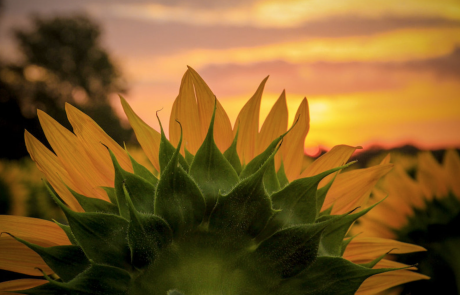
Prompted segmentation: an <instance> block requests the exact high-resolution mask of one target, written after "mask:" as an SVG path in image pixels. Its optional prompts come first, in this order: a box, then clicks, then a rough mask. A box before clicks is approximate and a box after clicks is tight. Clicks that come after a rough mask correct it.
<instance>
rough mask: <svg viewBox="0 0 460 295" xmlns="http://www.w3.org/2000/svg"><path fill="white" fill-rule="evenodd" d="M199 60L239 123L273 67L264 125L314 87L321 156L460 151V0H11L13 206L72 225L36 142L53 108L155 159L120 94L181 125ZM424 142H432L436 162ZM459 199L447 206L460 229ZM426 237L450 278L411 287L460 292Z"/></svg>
mask: <svg viewBox="0 0 460 295" xmlns="http://www.w3.org/2000/svg"><path fill="white" fill-rule="evenodd" d="M187 65H189V66H191V67H193V68H194V69H195V70H196V71H198V73H199V74H200V75H201V76H202V77H203V78H204V80H205V81H206V82H207V83H208V85H209V86H210V88H211V89H212V90H213V92H214V93H215V94H216V96H217V97H218V99H219V100H220V102H221V103H222V105H223V106H224V108H225V109H226V111H227V113H228V115H229V117H230V120H231V121H232V123H234V120H235V119H236V117H237V115H238V112H239V110H240V109H241V108H242V107H243V105H244V104H245V103H246V101H247V100H248V99H249V98H250V97H251V96H252V94H253V93H254V92H255V90H256V89H257V87H258V85H259V83H260V82H261V81H262V80H263V79H264V78H265V77H266V76H267V75H270V79H269V80H268V83H267V85H266V87H265V92H264V96H263V100H262V105H261V114H260V121H261V122H263V120H264V118H265V116H266V115H267V114H268V112H269V111H270V109H271V107H272V105H273V104H274V102H275V101H276V99H277V98H278V97H279V95H280V94H281V93H282V91H283V90H284V89H285V90H286V94H287V99H288V109H289V112H290V121H291V122H292V121H293V119H294V118H293V116H294V114H295V112H296V109H297V107H298V106H299V104H300V102H301V100H302V99H303V98H304V97H307V98H308V101H309V106H310V116H311V123H310V126H311V127H310V131H309V134H308V136H307V139H306V142H305V146H306V148H305V152H306V154H307V155H308V157H306V158H305V159H306V161H305V163H306V164H308V163H310V162H311V161H312V159H313V158H315V157H318V156H319V155H321V154H322V153H324V152H325V151H327V150H329V149H330V148H331V147H333V146H334V145H337V144H348V145H353V146H362V147H363V148H364V149H363V150H361V151H359V152H358V153H357V154H356V155H355V156H354V159H358V160H359V162H358V164H357V165H353V166H352V169H353V168H359V167H367V166H368V165H370V164H372V165H375V164H377V163H379V161H380V160H381V159H382V158H383V157H384V156H385V155H386V154H387V153H388V152H392V155H393V162H394V163H397V164H398V163H399V164H398V165H401V166H402V167H403V169H404V171H406V172H405V173H407V175H408V177H411V180H410V181H412V182H415V181H418V180H419V178H420V177H418V176H417V175H419V174H420V175H423V173H421V172H423V171H424V170H423V169H424V168H423V167H425V168H426V167H430V168H426V169H425V170H427V171H431V172H432V171H434V170H436V171H437V170H439V171H441V168H439V167H438V166H439V165H441V162H442V159H443V158H444V157H445V154H446V153H445V150H446V149H457V151H458V149H459V148H460V1H458V0H438V1H434V0H405V1H399V0H374V1H371V2H369V1H364V0H340V1H337V0H336V1H332V0H244V1H243V0H233V1H213V0H194V1H186V0H157V1H147V0H130V1H122V0H79V1H62V0H34V1H30V0H0V143H1V144H0V214H14V215H24V216H32V217H39V218H44V219H48V220H51V219H56V220H58V221H62V222H65V220H63V218H64V217H63V215H62V213H61V212H60V210H58V208H57V207H56V205H55V204H54V203H53V202H52V201H51V198H49V197H48V196H47V193H46V192H45V189H44V186H43V183H42V177H43V176H42V175H41V173H40V172H39V171H38V170H37V168H36V166H35V164H34V163H33V162H32V161H31V160H30V158H29V157H28V153H27V150H26V148H25V144H24V129H27V130H28V131H29V132H31V133H32V134H33V135H34V136H35V137H37V138H38V139H39V140H41V141H42V142H43V143H44V144H46V145H47V142H46V139H45V137H44V134H43V132H42V131H41V127H40V125H39V122H38V119H37V115H36V113H37V109H42V110H44V111H45V112H47V113H48V114H49V115H51V116H52V117H53V118H55V119H56V120H57V121H59V122H60V123H61V124H62V125H64V126H66V127H67V128H69V129H71V126H70V124H69V123H68V121H67V118H66V115H65V111H64V106H65V103H66V102H68V103H71V104H73V105H74V106H76V107H78V108H79V109H81V110H83V111H84V112H85V113H87V114H88V115H90V116H91V117H92V118H94V120H95V121H96V122H97V123H99V125H101V127H102V128H103V129H104V130H105V131H106V132H107V133H108V134H109V135H110V136H111V137H112V138H114V139H115V140H116V141H117V142H118V143H120V144H123V143H127V145H128V148H129V149H130V151H131V154H132V155H133V156H134V157H135V158H137V160H138V161H139V162H141V163H146V159H145V157H144V158H143V155H142V152H141V151H140V149H139V148H138V147H137V146H138V145H137V142H136V139H135V137H134V135H133V132H132V130H131V129H130V127H129V124H128V123H127V120H126V117H125V115H124V114H123V112H122V110H121V106H120V103H119V98H118V94H122V95H124V97H125V98H126V99H127V100H128V102H129V103H130V104H131V106H132V108H133V109H134V111H135V112H136V113H137V114H138V115H139V116H140V117H141V118H142V119H144V120H145V121H146V122H147V123H148V124H149V125H151V126H152V127H154V128H155V129H157V130H158V129H159V126H158V122H157V120H156V117H155V111H156V110H159V109H162V108H163V111H162V112H160V118H161V119H162V120H163V122H168V119H169V113H170V111H171V107H172V103H173V101H174V99H175V98H176V96H177V94H178V91H179V85H180V81H181V77H182V75H183V73H184V72H185V71H186V69H187V68H186V66H187ZM165 125H166V126H164V127H165V129H166V130H165V132H166V134H168V126H167V124H165ZM420 150H430V151H431V154H432V155H433V156H434V157H433V159H432V162H430V163H429V165H428V164H423V163H424V162H423V161H422V162H421V161H419V160H418V159H417V157H420V154H418V153H419V151H420ZM417 155H419V156H417ZM422 155H423V154H422ZM423 157H424V159H425V162H426V158H427V157H426V154H425V156H423ZM430 159H431V158H428V160H430ZM436 160H437V164H436V165H438V166H436V165H435V162H436ZM430 161H431V160H430ZM419 162H420V163H422V164H420V163H419ZM459 162H460V160H459ZM449 165H450V163H449V161H446V160H445V161H444V162H443V167H445V168H446V171H447V172H445V175H449V177H451V178H452V177H454V176H452V174H455V173H451V171H452V170H448V169H447V168H449V167H450V166H449ZM431 167H438V168H436V169H432V168H431ZM420 171H421V172H420ZM443 173H444V172H443ZM441 174H442V173H440V174H439V175H441ZM442 175H444V174H442ZM455 177H458V173H457V174H456V176H455ZM429 178H430V179H431V178H433V177H429ZM441 178H442V177H441ZM446 178H447V176H446ZM433 179H434V178H433ZM412 182H411V183H412ZM427 183H428V182H427ZM439 183H442V181H440V182H439ZM419 184H420V185H422V186H423V185H424V183H423V182H420V183H419ZM413 185H415V184H413ZM436 185H437V184H436ZM434 187H436V186H434ZM396 195H397V194H396ZM428 196H430V193H427V196H426V200H429V197H428ZM374 197H375V196H374V193H372V195H371V199H372V198H374ZM457 197H458V198H459V199H460V196H457ZM426 202H428V201H426ZM433 204H434V205H433ZM433 204H431V205H432V206H431V205H430V206H428V205H427V208H434V209H433V210H435V209H436V208H438V207H439V206H438V205H436V204H435V203H433ZM455 204H456V205H455V206H452V204H451V203H449V204H448V206H447V207H452V208H454V207H455V208H454V209H455V210H454V209H452V210H453V211H452V210H451V211H452V212H451V215H452V220H454V221H455V222H454V221H453V223H452V224H454V225H455V228H458V224H457V223H456V222H459V221H458V220H460V217H459V216H460V202H456V203H455ZM441 205H442V204H441ZM397 206H399V205H398V204H397ZM441 207H442V206H441ZM444 207H446V206H444ZM444 207H443V208H444ZM436 210H437V209H436ZM436 210H435V211H436ZM435 211H433V212H435ZM414 212H415V213H417V212H418V211H414ZM436 212H437V211H436ZM442 212H443V213H442V214H441V215H442V216H444V215H446V214H445V211H442ZM415 213H411V214H412V215H413V214H415ZM428 213H429V212H428ZM430 214H431V213H430ZM428 215H429V214H428ZM434 215H435V214H434V213H433V216H434ZM429 216H431V215H429ZM449 216H450V215H449ZM449 222H450V221H449ZM398 238H399V239H400V240H404V241H412V240H407V239H405V238H403V237H402V236H401V237H399V236H398ZM457 238H458V240H459V241H460V237H457ZM420 241H422V242H423V241H424V242H423V243H422V242H420ZM416 242H417V243H418V244H421V245H424V246H425V247H426V248H429V249H430V251H431V252H430V251H429V252H428V253H434V254H429V255H431V256H427V257H428V258H426V257H425V258H423V257H422V258H420V257H417V259H415V260H414V261H411V262H410V263H412V264H413V263H419V262H420V265H421V267H420V269H421V270H423V272H424V273H426V274H428V275H430V276H431V277H432V280H431V281H429V282H430V284H431V282H433V283H432V284H433V286H434V287H429V286H428V285H427V284H428V283H426V284H425V285H424V284H421V283H417V284H416V285H415V284H414V286H416V287H413V288H418V289H410V288H412V287H406V291H405V293H404V294H419V293H417V291H416V290H421V291H420V292H422V293H423V292H427V291H426V290H431V289H429V288H433V290H439V289H437V288H439V287H438V286H443V287H442V288H444V289H445V290H447V289H450V290H454V291H453V293H452V294H457V291H455V290H457V289H456V288H457V287H455V286H458V290H460V267H458V265H460V260H459V261H457V262H458V263H457V262H455V263H454V266H455V267H454V269H457V271H456V272H455V271H450V270H448V265H449V261H450V260H451V259H447V260H446V261H447V262H446V261H444V260H442V257H441V258H440V256H439V257H438V256H436V255H437V254H436V253H437V252H436V251H432V250H431V248H430V245H431V244H430V243H432V241H431V240H429V239H428V238H425V237H424V238H423V239H421V240H417V241H416ZM436 243H438V241H436ZM436 245H437V244H436ZM458 245H459V246H458V247H457V249H460V242H459V244H458ZM438 248H439V247H438ZM440 249H443V248H440ZM441 252H444V250H442V251H441ZM433 257H434V258H433ZM457 257H460V253H459V256H457ZM423 259H425V260H423ZM424 261H429V263H425V262H424ZM432 261H437V263H438V262H439V261H440V262H439V263H438V264H439V267H438V268H436V267H433V266H432V264H431V262H432ZM424 263H425V264H424ZM438 264H436V265H438ZM424 265H427V266H424ZM433 270H436V271H433ZM441 270H442V271H441ZM444 270H445V272H444ZM435 273H438V274H439V275H438V277H439V278H441V279H438V278H436V277H435V275H434V274H435ZM454 273H456V278H457V279H456V280H455V279H454V275H453V274H454ZM0 277H1V278H2V280H8V279H12V278H17V274H13V273H10V272H5V271H1V270H0ZM445 278H447V279H445ZM455 281H457V285H456V284H455ZM436 282H440V283H439V284H438V285H436ZM446 282H447V283H446ZM408 288H409V289H408ZM414 290H415V291H414ZM428 293H430V292H428ZM435 293H436V292H435ZM433 294H434V293H433ZM446 294H447V293H446Z"/></svg>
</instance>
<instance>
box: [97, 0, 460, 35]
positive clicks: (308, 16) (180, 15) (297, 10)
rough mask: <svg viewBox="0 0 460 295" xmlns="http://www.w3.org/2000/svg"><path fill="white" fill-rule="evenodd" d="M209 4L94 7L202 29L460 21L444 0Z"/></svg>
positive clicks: (453, 5) (455, 7) (458, 9)
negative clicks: (352, 20) (346, 20)
mask: <svg viewBox="0 0 460 295" xmlns="http://www.w3.org/2000/svg"><path fill="white" fill-rule="evenodd" d="M192 2H194V1H192ZM208 2H209V1H198V2H196V3H195V5H193V6H190V5H187V4H186V3H187V2H175V3H174V4H172V3H168V4H165V2H156V3H149V4H139V3H134V4H132V3H131V4H117V3H115V4H112V5H108V6H107V5H104V6H101V5H93V6H92V7H93V9H96V10H97V9H99V10H101V11H103V12H104V13H109V14H113V15H115V16H118V17H124V18H134V19H146V20H152V21H155V22H167V23H183V24H190V25H202V26H211V25H223V26H227V25H230V26H241V27H248V26H249V27H261V28H267V27H270V28H292V27H299V26H302V25H303V24H305V23H307V22H311V21H313V20H319V19H331V18H334V17H341V16H344V15H348V16H354V17H361V18H372V19H379V18H382V16H385V15H391V16H395V17H400V18H406V17H409V18H410V17H424V18H442V19H448V20H460V5H459V4H458V1H456V0H445V1H443V4H442V5H440V4H439V3H435V2H434V1H432V0H407V1H405V2H404V5H400V2H399V1H398V0H374V1H373V2H372V5H369V3H368V1H362V0H343V1H341V2H340V4H338V3H337V1H333V0H309V1H305V0H268V1H255V2H239V3H238V4H236V5H235V4H233V5H223V6H221V5H209V3H208ZM216 2H219V1H216ZM225 3H230V2H225ZM242 3H244V4H242Z"/></svg>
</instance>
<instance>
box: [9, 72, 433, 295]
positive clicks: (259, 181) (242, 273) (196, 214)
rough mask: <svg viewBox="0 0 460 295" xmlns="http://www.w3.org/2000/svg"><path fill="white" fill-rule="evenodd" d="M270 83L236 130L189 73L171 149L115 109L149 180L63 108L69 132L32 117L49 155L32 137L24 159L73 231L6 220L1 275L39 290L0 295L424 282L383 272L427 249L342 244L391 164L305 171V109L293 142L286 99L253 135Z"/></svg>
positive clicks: (335, 157) (365, 287)
mask: <svg viewBox="0 0 460 295" xmlns="http://www.w3.org/2000/svg"><path fill="white" fill-rule="evenodd" d="M266 80H267V78H266V79H264V80H263V81H262V83H261V85H260V86H259V87H258V89H257V91H256V92H255V94H254V95H253V96H252V98H251V99H250V100H249V101H248V102H247V103H246V105H245V106H244V107H243V108H242V110H241V111H240V113H239V115H238V117H237V119H236V123H235V126H234V127H233V128H232V126H231V124H230V120H229V118H228V116H227V114H226V113H225V111H224V109H223V108H222V106H221V105H220V103H219V101H218V100H217V99H215V96H214V94H213V93H212V92H211V90H210V89H209V87H208V86H207V85H206V83H205V82H204V81H203V80H202V79H201V77H200V76H199V75H198V74H197V73H196V72H195V71H194V70H193V69H191V68H189V69H188V70H187V72H186V73H185V75H184V77H183V79H182V83H181V87H180V91H179V95H178V97H177V98H176V100H175V102H174V104H173V108H172V113H171V116H170V124H169V140H168V139H166V136H165V134H164V133H163V130H162V129H161V132H157V131H155V130H154V129H152V128H151V127H149V126H148V125H147V124H145V123H144V122H143V121H142V120H141V119H140V118H139V117H138V116H137V115H136V114H135V113H134V112H133V110H132V109H131V107H130V106H129V105H128V104H127V102H126V101H125V100H124V99H123V98H122V99H121V103H122V105H123V108H124V111H125V113H126V115H127V117H128V119H129V122H130V124H131V126H132V128H133V129H134V131H135V133H136V136H137V139H138V141H139V143H140V145H141V146H142V148H143V150H144V152H145V155H146V156H147V158H148V159H149V160H150V162H151V164H152V165H153V168H154V170H155V171H153V172H152V171H149V170H148V169H146V168H145V167H144V166H143V165H140V164H139V163H138V162H137V161H136V160H134V158H132V157H131V156H130V154H129V153H127V152H126V151H125V150H124V149H122V148H121V147H120V146H118V145H117V144H116V143H115V142H114V141H113V140H112V139H111V138H110V137H109V136H107V134H106V133H105V132H104V131H103V130H102V129H101V128H100V127H99V126H98V125H97V124H96V123H95V122H94V121H93V120H92V119H90V118H89V117H88V116H86V115H85V114H83V113H82V112H80V111H79V110H77V109H76V108H75V107H72V106H71V105H66V111H67V116H68V118H69V121H70V123H71V124H72V126H73V133H72V132H70V131H68V130H67V129H65V128H63V127H62V126H61V125H59V124H58V123H57V122H56V121H54V120H53V119H52V118H51V117H49V116H48V115H47V114H45V113H44V112H41V111H39V112H38V116H39V119H40V122H41V125H42V127H43V130H44V132H45V135H46V137H47V139H48V141H49V143H50V145H51V147H52V148H53V150H54V153H53V152H51V151H49V150H48V149H47V148H45V147H44V146H43V145H42V144H41V143H40V142H39V141H38V140H36V139H35V138H34V137H33V136H32V135H31V134H29V133H28V132H27V131H26V134H25V139H26V145H27V149H28V151H29V153H30V155H31V157H32V159H33V160H34V161H35V162H36V164H37V166H38V167H39V169H40V170H41V171H42V172H43V173H44V175H45V177H46V179H47V181H48V182H49V184H50V185H51V187H49V190H50V194H51V196H52V197H53V199H54V200H55V201H56V202H57V204H58V205H59V206H60V207H61V209H62V210H63V211H64V213H65V215H66V217H67V219H68V222H69V225H63V224H59V223H52V222H48V221H44V220H40V219H32V218H25V217H18V216H0V221H1V222H0V231H1V232H3V235H2V236H1V238H0V250H1V251H0V253H1V254H0V268H1V269H5V270H8V271H13V272H19V273H23V274H27V275H31V276H44V277H45V279H46V280H43V279H21V280H16V281H8V282H4V283H0V291H7V290H24V289H28V290H25V291H21V292H20V293H24V294H132V295H133V294H134V295H136V294H171V295H172V294H186V295H190V294H353V293H357V294H375V293H378V292H381V291H384V290H386V289H388V288H391V287H393V286H395V285H399V284H403V283H405V282H410V281H414V280H420V279H426V278H427V277H426V276H423V275H420V274H418V273H416V272H413V271H412V270H413V269H415V268H414V267H410V266H409V265H405V264H402V263H397V262H394V261H392V260H388V259H385V256H386V254H388V253H389V252H390V251H391V253H392V254H403V253H410V252H417V251H424V250H425V249H424V248H422V247H420V246H416V245H412V244H408V243H402V242H398V241H395V240H392V239H385V238H373V239H369V238H361V237H357V238H350V237H346V234H347V232H348V230H349V228H350V226H351V225H352V224H353V223H354V222H355V221H356V220H357V219H358V218H360V217H361V216H363V215H364V214H366V213H367V212H368V211H369V210H370V209H372V208H367V209H363V210H360V207H362V206H363V205H364V204H366V203H367V201H368V199H369V194H370V191H371V189H372V188H373V187H374V185H375V184H376V182H377V181H378V180H379V179H380V177H382V176H383V175H385V174H387V173H388V172H389V171H390V170H391V169H392V166H393V165H392V164H390V163H388V161H384V162H382V163H381V164H380V165H376V166H374V167H370V168H367V169H360V170H353V171H350V172H344V173H339V174H337V173H338V172H339V171H340V170H341V169H343V168H345V167H347V166H348V165H344V164H345V163H346V162H347V161H348V159H349V157H350V156H351V155H352V154H353V152H354V151H355V150H356V149H357V148H358V147H351V146H346V145H340V146H336V147H334V148H333V149H331V151H329V152H328V153H326V154H324V155H323V156H321V157H320V158H318V159H317V160H315V161H314V162H312V163H311V164H310V165H306V163H307V161H305V155H304V142H305V137H306V135H307V133H308V130H309V126H310V123H309V110H308V103H307V100H306V99H304V100H303V101H302V103H301V104H300V106H299V108H298V111H297V114H296V116H295V118H296V121H295V122H294V124H293V125H292V126H291V128H290V130H289V131H288V130H287V127H288V113H287V105H286V97H285V93H284V92H283V93H282V94H281V96H280V98H279V99H278V101H277V102H276V103H275V105H274V106H273V108H272V110H271V111H270V113H269V114H268V116H267V118H266V119H265V122H264V124H263V125H262V127H261V128H260V131H259V109H260V102H261V98H262V92H263V89H264V85H265V82H266ZM178 122H180V123H178ZM160 125H161V124H160ZM377 207H378V206H377ZM29 288H32V289H29Z"/></svg>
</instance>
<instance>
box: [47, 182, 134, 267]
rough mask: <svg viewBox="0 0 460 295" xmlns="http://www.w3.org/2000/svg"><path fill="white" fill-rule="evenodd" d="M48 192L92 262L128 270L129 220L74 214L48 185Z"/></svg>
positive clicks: (110, 215)
mask: <svg viewBox="0 0 460 295" xmlns="http://www.w3.org/2000/svg"><path fill="white" fill-rule="evenodd" d="M46 188H47V189H48V191H49V192H50V194H51V196H52V198H53V199H54V200H55V202H56V203H57V204H58V205H59V207H61V209H62V211H64V214H65V216H66V217H67V220H68V221H69V225H70V229H71V230H72V233H73V235H74V236H75V239H76V240H77V242H78V245H79V246H80V247H81V248H82V249H83V252H85V254H86V257H88V259H90V260H93V261H95V262H96V263H103V264H109V265H113V266H117V267H126V266H127V263H129V247H128V243H127V241H126V236H127V231H128V221H127V220H126V219H124V218H122V217H120V216H117V215H112V214H106V213H77V212H74V211H72V210H70V209H69V208H68V207H67V206H66V205H64V203H62V202H61V201H60V200H59V199H58V198H57V197H56V195H55V194H54V193H53V191H52V190H51V189H50V187H49V186H48V185H46Z"/></svg>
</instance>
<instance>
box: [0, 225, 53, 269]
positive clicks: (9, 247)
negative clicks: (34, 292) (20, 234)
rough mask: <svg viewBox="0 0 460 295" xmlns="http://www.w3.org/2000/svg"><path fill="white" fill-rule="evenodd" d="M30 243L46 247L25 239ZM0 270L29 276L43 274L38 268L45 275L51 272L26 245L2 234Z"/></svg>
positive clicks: (0, 241)
mask: <svg viewBox="0 0 460 295" xmlns="http://www.w3.org/2000/svg"><path fill="white" fill-rule="evenodd" d="M26 240H28V241H29V242H31V243H34V244H37V245H39V246H43V247H46V245H45V244H43V243H40V242H37V241H35V240H33V239H26ZM0 246H1V249H2V250H1V251H0V269H4V270H8V271H14V272H18V273H23V274H26V275H31V276H42V275H43V274H42V273H41V272H40V271H39V270H38V269H37V268H40V269H41V270H43V271H44V272H45V273H46V274H51V273H53V271H52V270H51V269H50V268H49V267H48V266H47V265H46V263H45V262H44V261H43V259H42V258H41V257H40V256H39V255H38V254H37V253H35V252H34V251H33V250H31V249H29V248H28V247H27V246H26V245H24V244H22V243H20V242H18V241H16V240H15V239H14V238H12V237H10V236H8V235H6V234H2V236H1V238H0Z"/></svg>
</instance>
